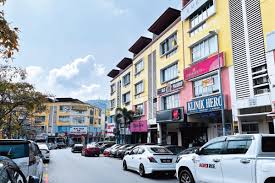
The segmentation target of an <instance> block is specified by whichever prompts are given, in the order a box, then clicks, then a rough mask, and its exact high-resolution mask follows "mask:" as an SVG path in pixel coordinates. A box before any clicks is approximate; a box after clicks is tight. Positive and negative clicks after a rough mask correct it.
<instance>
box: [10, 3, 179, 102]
mask: <svg viewBox="0 0 275 183" xmlns="http://www.w3.org/2000/svg"><path fill="white" fill-rule="evenodd" d="M180 1H181V0H135V1H134V0H78V1H74V0H8V1H7V3H6V5H5V13H6V16H7V19H8V20H9V21H10V22H11V23H12V25H14V26H17V27H19V28H20V31H21V32H20V34H19V37H20V52H19V53H18V54H16V56H15V60H14V64H15V65H18V66H21V67H24V68H26V70H27V73H28V79H27V80H28V81H29V82H31V83H33V84H34V85H35V86H36V88H37V89H38V90H40V91H42V92H45V93H48V94H53V95H55V96H57V97H74V98H79V99H82V100H88V99H99V98H100V99H108V96H109V81H110V78H108V77H107V76H106V74H107V73H108V72H109V71H110V70H111V69H113V68H114V67H115V65H116V64H117V63H118V62H119V61H120V60H121V59H122V58H123V57H125V56H127V57H131V56H132V54H131V53H129V52H128V48H130V46H131V45H132V44H133V43H134V42H135V41H136V40H137V39H138V38H139V37H140V36H141V35H143V36H144V35H145V36H151V34H150V33H148V31H147V29H148V28H149V26H150V25H151V24H152V23H153V22H154V21H155V20H156V19H157V18H158V17H159V16H160V15H161V14H162V13H163V12H164V11H165V10H166V9H167V8H168V7H173V8H177V9H179V8H180Z"/></svg>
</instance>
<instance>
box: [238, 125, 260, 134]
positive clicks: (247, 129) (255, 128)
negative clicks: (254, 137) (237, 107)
mask: <svg viewBox="0 0 275 183" xmlns="http://www.w3.org/2000/svg"><path fill="white" fill-rule="evenodd" d="M242 132H243V133H246V134H255V133H259V124H258V123H243V124H242Z"/></svg>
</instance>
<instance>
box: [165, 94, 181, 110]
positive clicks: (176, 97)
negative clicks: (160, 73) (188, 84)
mask: <svg viewBox="0 0 275 183" xmlns="http://www.w3.org/2000/svg"><path fill="white" fill-rule="evenodd" d="M161 106H162V110H167V109H173V108H177V107H180V94H179V93H177V94H173V95H169V96H165V97H162V98H161Z"/></svg>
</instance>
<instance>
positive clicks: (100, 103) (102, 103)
mask: <svg viewBox="0 0 275 183" xmlns="http://www.w3.org/2000/svg"><path fill="white" fill-rule="evenodd" d="M86 102H87V103H88V104H91V105H93V106H95V107H99V108H100V109H102V110H105V109H107V108H108V106H109V101H108V100H88V101H86Z"/></svg>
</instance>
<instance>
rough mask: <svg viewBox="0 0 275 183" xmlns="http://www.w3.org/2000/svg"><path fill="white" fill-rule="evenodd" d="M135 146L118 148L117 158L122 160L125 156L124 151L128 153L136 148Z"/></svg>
mask: <svg viewBox="0 0 275 183" xmlns="http://www.w3.org/2000/svg"><path fill="white" fill-rule="evenodd" d="M136 146H137V145H128V146H126V147H123V148H119V149H118V151H117V157H118V158H121V159H122V158H124V156H125V152H126V151H130V150H132V149H133V148H134V147H136Z"/></svg>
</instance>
